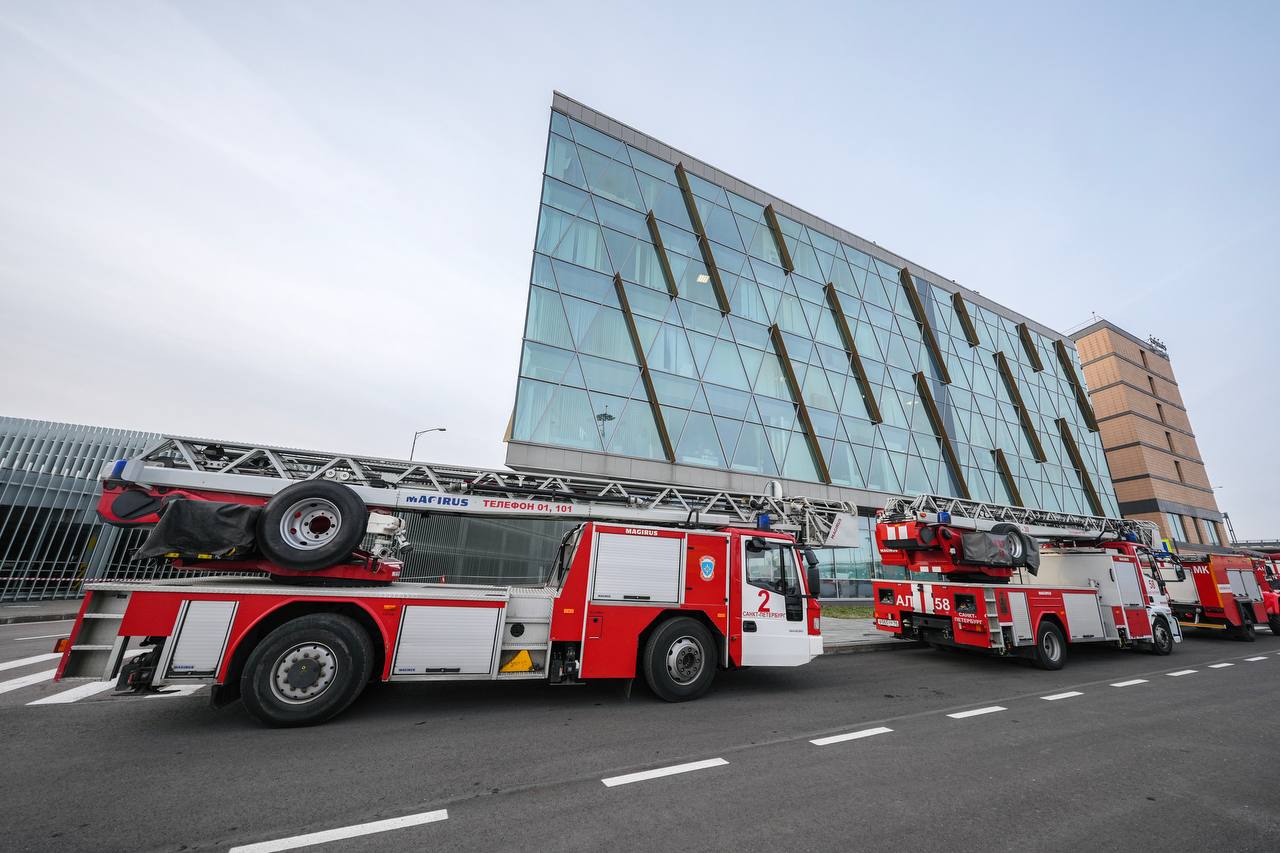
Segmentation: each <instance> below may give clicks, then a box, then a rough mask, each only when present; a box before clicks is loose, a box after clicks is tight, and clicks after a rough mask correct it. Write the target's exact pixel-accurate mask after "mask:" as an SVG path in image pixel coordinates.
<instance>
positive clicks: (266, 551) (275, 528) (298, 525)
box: [258, 480, 369, 572]
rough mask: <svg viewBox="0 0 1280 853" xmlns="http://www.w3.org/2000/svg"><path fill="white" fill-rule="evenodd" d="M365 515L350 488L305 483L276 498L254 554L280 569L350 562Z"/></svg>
mask: <svg viewBox="0 0 1280 853" xmlns="http://www.w3.org/2000/svg"><path fill="white" fill-rule="evenodd" d="M368 526H369V510H368V508H367V507H366V506H365V505H364V501H362V500H361V499H360V496H359V495H357V494H356V493H355V491H354V490H353V489H351V487H350V486H344V485H342V484H341V483H332V482H329V481H327V480H304V481H303V482H301V483H294V484H293V485H292V486H287V487H285V488H284V489H282V490H281V491H279V492H277V493H276V495H275V497H273V498H271V500H269V501H267V505H266V507H264V508H263V511H262V515H260V516H259V517H258V550H259V551H260V552H261V553H262V555H263V556H264V557H266V558H267V559H268V560H270V561H271V562H273V563H276V564H278V565H280V566H282V567H283V568H286V569H293V570H294V571H298V572H314V571H319V570H320V569H327V568H329V567H330V566H336V565H338V564H339V563H345V562H347V560H349V559H350V558H351V552H352V551H354V550H355V549H356V547H357V546H358V545H359V544H360V540H361V539H363V538H364V533H365V530H366V529H367V528H368Z"/></svg>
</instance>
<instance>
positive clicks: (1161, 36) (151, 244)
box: [0, 0, 1280, 536]
mask: <svg viewBox="0 0 1280 853" xmlns="http://www.w3.org/2000/svg"><path fill="white" fill-rule="evenodd" d="M604 6H605V4H598V3H552V2H546V3H501V4H481V3H464V4H448V5H446V4H430V3H403V4H393V3H360V4H336V3H316V2H297V3H266V4H263V3H218V4H196V3H186V4H173V5H166V4H142V3H114V4H104V3H86V4H77V3H68V2H60V3H44V2H13V0H10V2H7V3H4V4H3V5H2V6H0V116H3V118H0V122H2V124H0V412H3V413H4V414H9V415H18V416H25V417H36V418H49V419H55V420H67V421H78V422H85V423H94V424H107V425H116V426H127V427H137V428H144V429H153V430H161V431H173V432H182V433H194V434H206V435H215V436H219V437H225V438H242V439H251V440H257V441H264V442H272V443H280V444H290V445H295V446H308V447H317V448H324V449H334V450H343V449H345V450H350V451H353V452H368V453H381V454H389V455H404V454H406V453H407V452H408V445H409V438H410V435H411V433H412V432H413V431H414V430H415V429H418V428H421V427H426V426H435V425H437V424H443V425H446V426H448V428H449V432H447V433H444V434H434V435H431V436H427V437H426V439H425V445H424V447H423V448H421V449H420V454H419V455H420V456H422V457H424V458H435V459H440V460H447V461H465V462H472V463H476V464H486V465H498V464H500V463H501V461H502V458H503V445H502V443H501V437H502V433H503V430H504V428H505V426H506V423H507V419H508V416H509V414H510V409H511V403H512V398H513V394H514V386H515V374H516V368H517V359H518V350H519V340H520V331H521V325H522V323H523V319H524V303H525V295H526V291H527V281H528V272H529V264H530V258H531V254H530V253H531V251H532V246H533V238H534V227H535V223H536V217H537V199H538V193H539V181H540V171H541V166H542V158H543V152H544V145H545V140H546V131H547V110H548V107H549V104H550V99H551V91H552V89H560V90H561V91H563V92H565V93H566V94H568V95H570V96H572V97H574V98H577V99H578V100H581V101H583V102H585V103H587V104H589V105H591V106H593V107H595V108H596V109H598V110H600V111H602V112H605V113H607V114H609V115H612V116H613V117H615V118H617V119H618V120H620V121H623V122H626V123H628V124H631V125H633V126H635V127H637V128H639V129H641V130H643V131H645V132H647V133H649V134H651V135H653V136H656V137H657V138H659V139H661V140H663V141H665V142H668V143H669V144H671V145H674V146H676V147H678V148H681V149H683V150H685V151H687V152H689V153H690V154H692V155H694V156H696V157H698V158H700V159H703V160H705V161H707V162H709V163H712V164H714V165H716V166H718V167H720V168H722V169H724V170H725V171H727V172H729V173H731V174H734V175H736V176H738V177H740V178H742V179H743V180H746V181H748V182H750V183H753V184H756V185H757V186H759V187H761V188H762V189H765V190H766V191H768V192H771V193H773V194H775V195H777V196H780V197H782V198H785V199H787V200H788V201H790V202H792V203H794V204H796V205H797V206H799V207H802V208H805V209H807V210H809V211H810V212H812V213H814V214H816V215H818V216H821V217H822V218H824V219H827V220H829V221H831V222H834V223H836V224H838V225H841V226H843V227H845V228H847V229H848V230H850V231H853V232H854V233H857V234H860V235H862V236H864V237H866V238H868V239H871V240H875V241H877V242H878V243H880V244H881V245H883V246H885V247H887V248H889V249H891V250H893V251H895V252H897V253H899V254H902V255H904V256H905V257H907V258H910V259H912V260H914V261H916V262H918V263H920V264H922V265H924V266H927V267H929V268H930V269H933V270H935V271H937V272H939V273H941V274H943V275H946V276H948V277H950V278H954V279H955V280H957V281H959V282H960V283H961V284H964V285H966V286H968V287H971V288H973V289H976V290H979V291H981V292H982V293H984V294H986V295H987V296H989V297H991V298H993V299H995V300H997V301H999V302H1001V303H1004V304H1005V305H1008V306H1010V307H1011V308H1014V309H1015V310H1017V311H1019V312H1021V313H1024V314H1026V315H1027V316H1030V317H1033V318H1035V319H1036V320H1038V321H1040V322H1042V323H1044V324H1046V325H1048V326H1050V327H1052V328H1055V329H1058V330H1063V331H1065V330H1069V329H1071V328H1073V327H1075V326H1077V325H1080V324H1081V323H1083V322H1084V321H1085V320H1086V319H1087V318H1088V317H1089V316H1090V315H1091V314H1092V313H1094V312H1096V313H1098V314H1100V315H1103V316H1105V317H1107V318H1108V319H1110V320H1112V321H1113V322H1115V323H1117V324H1119V325H1121V326H1123V327H1125V328H1127V329H1129V330H1130V331H1132V332H1134V333H1135V334H1137V335H1139V336H1143V337H1145V336H1146V335H1147V334H1156V335H1158V336H1160V337H1161V338H1163V339H1164V340H1165V341H1166V342H1167V343H1168V345H1169V348H1170V351H1171V353H1172V356H1173V359H1174V362H1173V363H1174V367H1175V369H1176V371H1177V373H1178V377H1179V379H1180V381H1181V384H1182V391H1183V395H1184V397H1185V398H1186V401H1187V404H1188V408H1189V409H1190V413H1191V417H1192V422H1193V425H1194V427H1195V429H1196V431H1197V433H1198V438H1199V441H1200V447H1201V450H1202V452H1203V454H1204V457H1205V461H1206V462H1207V464H1208V466H1209V473H1210V477H1211V478H1212V479H1213V480H1214V483H1215V484H1216V485H1219V486H1222V487H1223V488H1222V490H1221V491H1219V492H1218V496H1219V500H1220V502H1221V504H1222V508H1223V509H1226V510H1227V511H1228V512H1230V513H1231V516H1232V519H1233V520H1234V521H1235V523H1236V528H1237V532H1238V533H1239V534H1241V535H1242V536H1263V535H1268V536H1276V535H1280V521H1277V520H1275V519H1274V515H1275V513H1274V512H1273V511H1272V509H1271V502H1272V500H1273V498H1272V494H1273V493H1274V490H1275V488H1276V485H1277V484H1278V483H1280V463H1278V462H1277V461H1276V455H1275V454H1274V453H1273V451H1272V446H1271V442H1272V439H1273V436H1274V435H1275V427H1274V425H1275V424H1276V423H1277V422H1280V402H1278V400H1277V397H1278V395H1277V387H1278V386H1280V383H1278V382H1277V381H1276V380H1275V378H1274V376H1273V374H1272V373H1271V371H1272V364H1273V363H1274V362H1275V361H1276V360H1277V355H1278V354H1280V353H1278V352H1277V351H1278V349H1280V348H1278V347H1277V345H1276V340H1277V324H1276V317H1277V315H1278V314H1280V297H1277V295H1276V291H1277V286H1278V283H1277V280H1276V279H1277V276H1276V272H1275V270H1276V269H1277V268H1280V248H1278V246H1280V240H1278V239H1277V237H1276V236H1275V235H1276V232H1277V230H1278V229H1280V217H1278V216H1277V201H1276V200H1277V198H1280V157H1278V156H1277V155H1278V154H1280V118H1278V116H1277V102H1278V99H1277V92H1278V91H1280V59H1277V50H1276V45H1277V43H1280V42H1278V39H1280V5H1277V4H1274V3H1222V4H1214V5H1210V4H1205V3H1163V2H1162V3H1124V4H1114V3H1103V4H1079V3H1073V4H1062V6H1060V7H1051V6H1049V5H1048V4H1027V3H1007V4H1006V3H971V4H964V5H962V4H957V3H938V4H934V3H894V4H889V3H885V4H881V5H866V4H845V3H833V4H813V5H810V4H804V3H790V4H778V3H758V4H755V3H741V2H740V3H727V4H693V3H676V4H669V5H668V4H662V3H649V4H644V5H643V6H636V5H634V4H627V5H625V6H620V7H619V8H617V9H613V10H610V9H605V8H603V7H604ZM1117 7H1119V8H1117Z"/></svg>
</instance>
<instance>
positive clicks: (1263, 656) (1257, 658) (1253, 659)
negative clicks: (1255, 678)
mask: <svg viewBox="0 0 1280 853" xmlns="http://www.w3.org/2000/svg"><path fill="white" fill-rule="evenodd" d="M1266 659H1267V656H1266V655H1258V656H1257V657H1255V658H1245V660H1247V661H1255V660H1266Z"/></svg>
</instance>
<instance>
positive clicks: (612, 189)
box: [578, 148, 648, 212]
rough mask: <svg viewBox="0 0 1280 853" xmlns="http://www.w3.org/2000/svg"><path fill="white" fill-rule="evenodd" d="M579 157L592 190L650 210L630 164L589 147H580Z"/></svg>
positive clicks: (632, 206) (638, 208)
mask: <svg viewBox="0 0 1280 853" xmlns="http://www.w3.org/2000/svg"><path fill="white" fill-rule="evenodd" d="M578 159H579V160H581V162H582V170H583V172H584V173H585V174H586V176H587V186H588V187H589V188H590V189H591V192H593V193H595V194H596V195H600V196H604V197H605V198H607V199H609V200H610V201H616V202H618V203H619V204H625V205H626V206H627V207H631V208H634V209H635V210H638V211H642V212H643V211H645V210H648V206H647V205H646V204H645V203H644V199H643V198H642V197H641V195H640V185H639V184H637V183H636V176H635V172H634V171H632V169H631V167H630V166H626V165H624V164H622V163H619V162H618V161H617V160H610V159H609V158H608V157H605V156H603V155H601V154H597V153H596V152H594V151H592V150H591V149H589V148H580V149H578Z"/></svg>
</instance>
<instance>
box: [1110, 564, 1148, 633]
mask: <svg viewBox="0 0 1280 853" xmlns="http://www.w3.org/2000/svg"><path fill="white" fill-rule="evenodd" d="M1111 571H1112V573H1113V574H1114V575H1115V578H1116V587H1117V588H1118V589H1119V591H1120V603H1121V605H1122V606H1123V607H1124V618H1125V622H1126V623H1128V627H1129V638H1130V639H1142V638H1145V637H1150V636H1151V618H1150V616H1149V615H1148V614H1147V601H1146V599H1145V598H1144V597H1143V594H1142V591H1143V586H1144V584H1143V581H1142V572H1141V570H1140V569H1139V568H1138V561H1137V560H1136V559H1124V560H1122V559H1120V558H1119V557H1117V558H1116V559H1115V560H1113V561H1112V564H1111Z"/></svg>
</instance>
